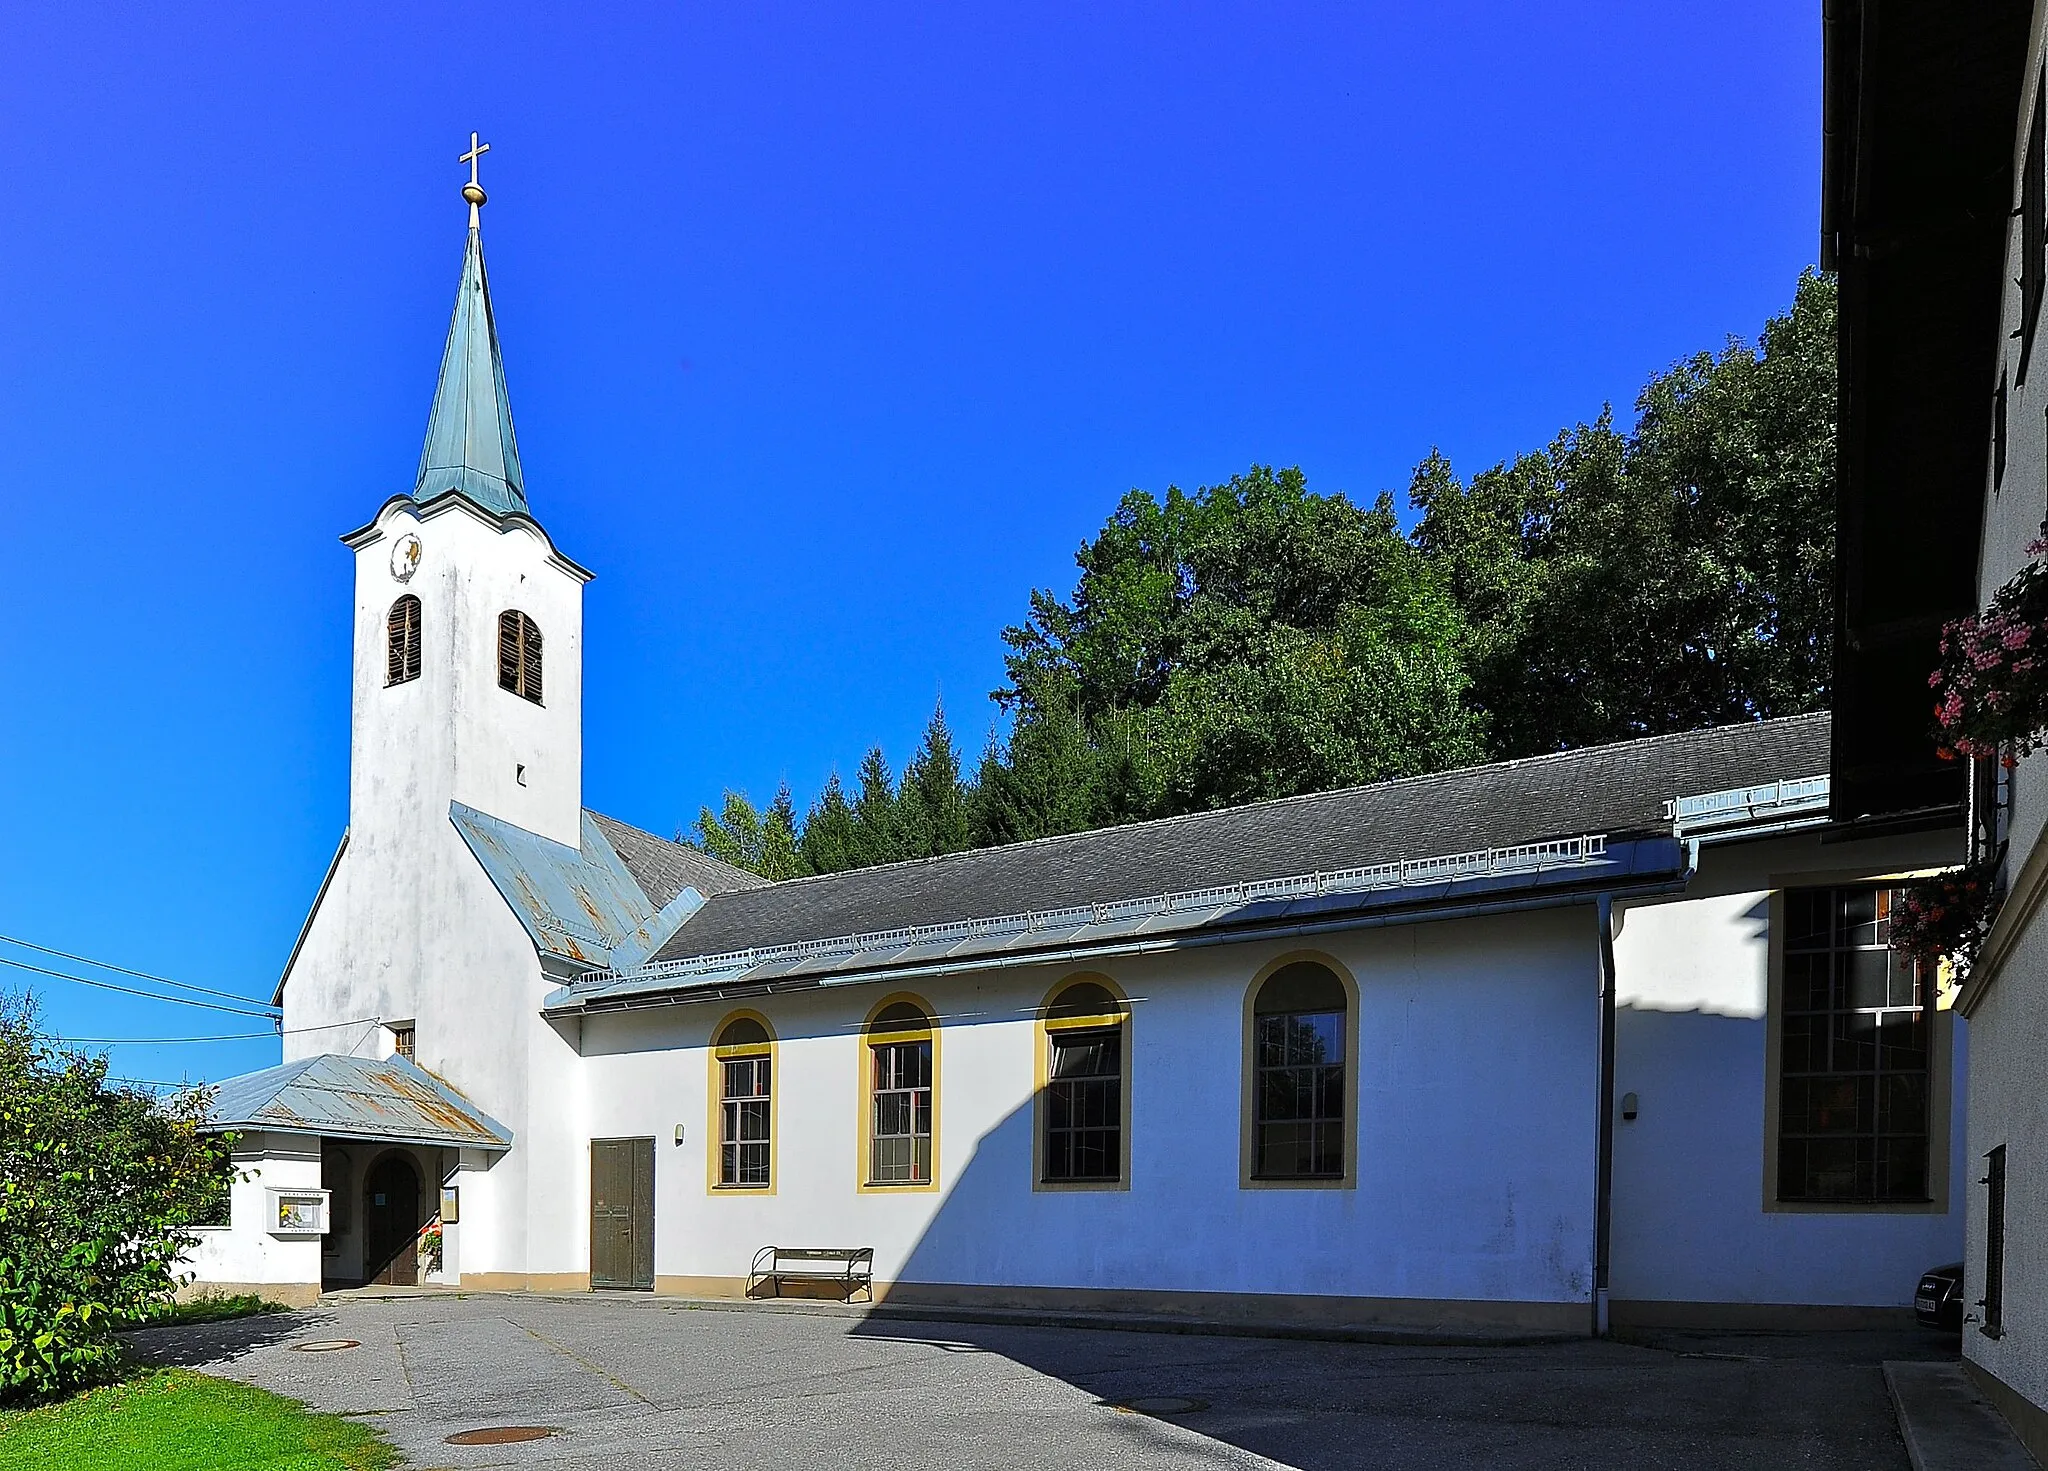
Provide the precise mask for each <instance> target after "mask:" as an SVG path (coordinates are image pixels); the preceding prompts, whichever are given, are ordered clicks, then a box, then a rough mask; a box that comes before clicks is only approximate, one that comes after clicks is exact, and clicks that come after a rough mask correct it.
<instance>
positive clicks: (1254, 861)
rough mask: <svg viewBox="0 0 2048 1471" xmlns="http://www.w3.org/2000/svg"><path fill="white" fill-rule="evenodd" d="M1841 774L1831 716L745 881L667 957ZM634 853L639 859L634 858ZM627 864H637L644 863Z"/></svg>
mask: <svg viewBox="0 0 2048 1471" xmlns="http://www.w3.org/2000/svg"><path fill="white" fill-rule="evenodd" d="M1827 769H1828V716H1827V715H1826V714H1825V713H1822V714H1817V715H1800V716H1792V717H1789V718H1786V719H1782V720H1771V721H1764V722H1761V723H1755V724H1746V725H1727V726H1719V727H1717V728H1715V729H1712V730H1700V731H1690V732H1686V733H1684V734H1681V735H1669V736H1653V737H1650V738H1648V739H1644V740H1636V741H1624V742H1621V743H1619V744H1616V745H1611V746H1594V747H1590V748H1588V749H1585V750H1579V751H1566V752H1562V753H1560V754H1558V755H1554V756H1536V757H1531V758H1529V759H1526V760H1522V761H1506V762H1501V763H1498V764H1496V765H1492V766H1474V767H1466V768H1464V769H1462V770H1458V771H1445V772H1438V773H1436V774H1434V775H1431V776H1418V777H1408V778H1405V779H1403V780H1400V781H1390V782H1381V783H1379V784H1377V785H1374V786H1366V787H1350V788H1346V789H1345V790H1342V791H1335V792H1318V793H1315V794H1313V795H1310V796H1305V797H1287V798H1282V799H1280V800H1278V801H1272V802H1258V803H1254V804H1252V805H1250V806H1247V807H1232V808H1226V809H1224V810H1223V811H1220V812H1200V813H1192V814H1190V815H1188V816H1185V817H1169V818H1164V819H1162V820H1160V821H1157V822H1140V823H1132V824H1129V825H1128V826H1124V827H1113V828H1103V829H1100V830H1098V831H1095V832H1087V833H1073V834H1070V835H1068V836H1065V837H1058V838H1041V839H1039V840H1037V841H1036V842H1030V843H1017V844H1013V845H1011V846H1009V847H1004V848H984V849H980V850H978V851H975V852H971V853H954V854H949V855H948V856H946V857H944V858H927V859H921V860H918V861H915V862H910V863H892V864H887V865H884V866H882V867H879V868H865V869H856V870H854V871H853V872H851V873H839V874H829V875H826V876H823V877H820V878H809V879H789V880H785V881H784V882H782V883H778V884H760V883H758V882H757V883H756V884H755V885H753V886H750V887H746V888H738V887H734V888H732V889H729V890H728V891H726V892H723V893H720V894H717V895H708V894H707V897H708V902H707V903H706V904H705V905H704V907H703V908H702V909H700V910H698V911H697V913H696V914H695V915H693V916H692V917H691V918H690V919H689V920H687V921H686V922H685V923H684V925H683V927H682V928H681V929H680V930H678V931H677V932H676V933H675V935H674V936H673V937H672V938H671V939H670V940H669V942H668V943H667V944H666V945H664V946H662V948H661V949H660V951H659V952H657V954H656V955H655V957H654V959H655V962H656V963H660V962H662V961H670V960H683V959H687V958H690V957H693V956H700V955H717V954H722V953H725V952H728V951H735V950H745V949H750V948H753V947H756V946H769V945H781V944H787V943H789V942H792V941H797V940H815V939H826V938H830V937H833V936H839V935H850V934H859V933H865V932H870V931H877V930H892V929H896V928H898V927H903V926H911V925H932V924H948V923H953V922H955V921H960V920H968V919H980V918H985V917H987V916H990V915H999V914H1015V913H1019V912H1022V911H1026V910H1052V909H1063V908H1066V907H1068V906H1070V905H1079V904H1088V903H1095V902H1103V901H1110V900H1119V899H1131V898H1138V897H1142V896H1145V895H1150V894H1163V893H1173V892H1181V891H1187V890H1194V889H1204V888H1208V887H1211V886H1216V885H1224V884H1234V883H1246V882H1255V881H1257V880H1260V879H1271V878H1281V877H1286V876H1290V875H1295V874H1304V873H1312V872H1328V871H1332V870H1337V869H1344V868H1352V867H1362V866H1366V865H1370V864H1376V863H1388V862H1394V861H1397V860H1399V859H1402V858H1420V857H1424V856H1429V855H1434V854H1443V853H1453V852H1460V851H1465V850H1469V849H1477V848H1486V847H1507V846H1511V845H1513V844H1517V843H1529V842H1537V841H1541V840H1543V839H1546V838H1555V837H1564V836H1568V835H1571V834H1577V833H1608V834H1613V835H1616V836H1619V835H1622V834H1627V833H1641V832H1648V831H1655V830H1660V829H1668V827H1669V823H1668V821H1667V820H1666V819H1665V817H1664V804H1665V803H1666V802H1668V801H1670V800H1671V799H1672V798H1675V797H1680V796H1691V795H1696V794H1699V793H1704V792H1717V791H1725V790H1727V789H1729V788H1733V787H1740V786H1749V785H1756V784H1761V783H1764V782H1770V781H1776V780H1779V779H1781V778H1790V777H1804V776H1818V775H1821V774H1822V773H1824V772H1826V771H1827ZM657 841H658V840H657ZM620 856H621V857H625V856H626V855H625V850H624V849H623V848H622V849H620ZM699 856H700V857H701V856H702V855H699ZM705 861H707V862H708V861H713V860H708V859H707V860H705ZM627 862H628V866H629V867H630V866H631V862H632V860H631V859H628V860H627ZM720 866H721V867H723V866H724V865H720ZM635 872H636V873H637V872H638V870H635Z"/></svg>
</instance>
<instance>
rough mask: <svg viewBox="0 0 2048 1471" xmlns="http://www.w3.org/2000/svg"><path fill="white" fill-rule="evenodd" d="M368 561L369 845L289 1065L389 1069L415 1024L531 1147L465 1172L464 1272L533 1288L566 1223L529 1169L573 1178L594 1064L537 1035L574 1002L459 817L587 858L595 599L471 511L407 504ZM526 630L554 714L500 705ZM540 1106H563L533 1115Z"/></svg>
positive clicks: (514, 699)
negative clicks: (510, 634)
mask: <svg viewBox="0 0 2048 1471" xmlns="http://www.w3.org/2000/svg"><path fill="white" fill-rule="evenodd" d="M406 535H413V536H417V537H418V538H419V540H420V543H421V547H422V552H421V556H420V558H419V564H418V569H417V571H415V572H414V573H413V575H412V577H411V578H410V580H408V581H405V582H401V581H399V580H398V579H397V578H395V577H394V576H393V573H392V557H391V552H392V547H393V545H394V544H395V543H396V542H398V541H399V540H400V538H402V537H404V536H406ZM350 541H351V545H352V547H353V549H354V551H355V555H356V595H355V613H354V627H355V663H354V691H353V704H352V715H351V728H350V736H351V763H350V789H349V834H348V841H347V845H346V847H345V849H344V850H343V852H342V854H341V857H340V860H339V862H338V863H337V865H336V868H335V871H334V874H333V876H332V879H331V881H330V882H329V884H328V886H327V888H326V891H325V893H324V894H323V895H322V897H321V899H320V901H319V904H318V907H317V909H316V911H315V913H314V914H313V916H312V917H311V919H310V920H309V922H308V925H307V929H306V933H305V935H304V937H303V940H302V942H301V944H300V946H299V948H298V951H297V952H296V954H295V955H294V957H293V961H292V964H291V968H290V970H289V971H288V973H287V975H286V979H285V987H284V1025H285V1028H286V1037H285V1046H284V1055H285V1057H286V1058H287V1059H288V1060H289V1059H293V1058H298V1057H305V1056H311V1055H314V1054H318V1053H325V1052H340V1053H350V1054H353V1055H356V1056H365V1057H377V1056H383V1055H385V1054H386V1053H387V1052H388V1051H389V1049H390V1038H389V1035H388V1032H387V1031H386V1030H385V1028H384V1027H382V1026H380V1025H377V1023H378V1022H379V1021H381V1022H384V1023H388V1022H392V1021H411V1022H412V1023H414V1026H415V1032H414V1045H415V1048H416V1060H417V1061H418V1062H419V1064H420V1065H421V1066H422V1067H425V1068H427V1069H428V1070H429V1071H431V1072H434V1073H437V1074H438V1075H440V1076H441V1077H443V1078H444V1079H446V1080H447V1081H448V1082H449V1083H451V1084H452V1085H453V1086H455V1087H456V1088H457V1089H459V1090H460V1091H461V1092H462V1093H463V1094H464V1095H465V1096H466V1097H467V1098H469V1099H470V1101H471V1102H473V1103H474V1104H476V1105H477V1106H478V1107H479V1108H481V1109H482V1110H483V1111H484V1112H485V1113H487V1114H490V1115H491V1116H492V1117H494V1118H496V1119H497V1120H498V1121H499V1122H500V1123H502V1124H504V1125H505V1126H506V1127H508V1128H509V1129H511V1130H512V1131H513V1135H514V1138H515V1140H516V1141H517V1143H518V1145H519V1147H517V1148H515V1149H514V1150H513V1151H512V1152H511V1153H510V1154H509V1155H494V1154H483V1153H474V1154H466V1155H465V1156H464V1167H463V1168H462V1170H461V1172H460V1177H459V1180H457V1181H456V1183H459V1184H460V1186H461V1187H462V1200H463V1219H462V1221H461V1223H460V1224H459V1226H458V1227H457V1228H456V1229H455V1230H454V1231H451V1232H449V1233H448V1235H449V1240H450V1250H449V1253H448V1255H449V1258H450V1259H451V1260H452V1259H454V1258H455V1257H456V1256H457V1255H458V1253H459V1255H460V1259H461V1261H462V1262H463V1264H464V1270H467V1271H469V1272H472V1273H491V1274H496V1273H512V1274H521V1273H524V1272H526V1271H527V1270H528V1266H527V1262H526V1242H527V1239H528V1228H529V1224H530V1223H529V1212H530V1211H532V1212H537V1213H538V1214H539V1216H540V1218H541V1219H542V1221H543V1222H548V1221H551V1219H552V1216H551V1212H550V1209H549V1207H548V1205H547V1204H546V1200H547V1197H548V1195H549V1194H550V1186H549V1184H548V1182H547V1181H546V1180H545V1179H543V1180H542V1181H540V1182H539V1185H540V1188H530V1187H529V1180H528V1170H529V1161H531V1160H534V1159H542V1160H547V1159H551V1158H552V1157H553V1152H551V1151H550V1150H549V1149H548V1140H549V1138H550V1137H551V1135H552V1133H554V1132H556V1131H559V1129H560V1128H561V1127H562V1125H563V1122H564V1121H563V1118H562V1116H561V1114H560V1113H559V1112H558V1109H559V1106H560V1104H561V1102H562V1101H563V1100H565V1099H567V1098H570V1097H572V1096H573V1094H574V1091H575V1086H574V1077H573V1067H574V1064H575V1057H574V1053H573V1050H572V1049H571V1048H570V1047H569V1046H568V1045H566V1044H565V1043H564V1042H563V1041H562V1040H561V1038H560V1037H558V1036H557V1035H556V1034H555V1033H554V1031H553V1030H552V1029H551V1028H549V1027H548V1026H547V1025H546V1024H544V1023H542V1022H540V1021H539V1020H538V1012H539V1008H540V1003H541V999H542V998H543V997H544V996H545V995H546V994H547V992H548V991H549V990H550V989H552V987H553V984H554V983H553V982H551V981H549V980H547V979H546V978H545V977H544V976H543V975H542V972H541V968H540V962H539V960H538V958H537V957H536V955H535V952H534V948H533V944H532V942H531V940H530V939H529V938H528V936H527V934H526V931H525V930H524V928H523V927H522V926H521V925H520V923H519V921H518V919H517V918H516V917H515V916H514V914H513V912H512V911H511V909H510V908H509V907H508V906H507V904H506V903H505V900H504V899H503V897H502V896H500V895H499V894H498V892H497V891H496V889H495V888H494V887H493V886H492V884H491V882H490V880H489V878H488V876H487V875H486V874H485V873H484V871H483V869H482V867H481V866H480V865H479V864H478V863H477V861H476V859H475V857H474V855H473V854H471V852H470V851H469V848H468V847H467V845H466V844H465V843H464V842H463V841H462V838H461V836H460V835H459V834H458V833H457V831H456V829H455V827H454V825H453V824H452V823H451V822H450V820H449V815H448V811H449V803H450V802H451V801H461V802H464V803H467V804H468V805H470V806H472V807H475V808H477V809H479V810H481V811H484V812H488V813H490V814H492V815H493V816H497V817H501V818H504V819H506V820H507V821H510V822H513V823H516V824H517V825H519V826H521V827H524V828H526V829H528V830H529V831H532V832H536V833H539V834H541V835H542V836H545V837H549V838H552V839H554V840H556V841H559V842H563V843H567V844H569V845H571V846H574V845H575V844H576V843H577V842H578V840H579V830H580V824H581V800H582V796H581V790H582V786H581V766H582V724H581V711H582V586H583V583H584V581H585V580H586V577H585V574H583V573H582V572H580V571H578V570H576V569H575V568H574V567H572V566H570V565H569V564H567V563H566V562H564V561H563V560H562V559H560V558H559V557H557V556H556V555H555V553H554V551H553V549H552V547H551V546H550V545H549V544H548V542H547V539H546V538H545V536H544V535H542V534H541V532H540V530H539V528H538V527H535V526H533V525H532V524H531V523H528V522H523V521H516V520H515V521H511V522H507V523H498V522H496V521H494V520H493V519H491V518H489V517H486V516H484V515H482V514H481V513H478V512H475V511H473V510H472V509H471V508H469V507H468V505H467V503H466V502H462V501H460V500H444V501H442V502H441V503H440V504H439V505H438V506H437V507H435V508H433V514H430V515H428V516H426V517H424V518H422V517H421V516H420V515H419V512H418V508H417V507H415V506H414V505H413V504H412V503H411V502H410V501H408V500H403V499H401V500H396V501H393V502H392V503H391V504H390V505H387V506H386V507H385V508H384V510H383V511H382V512H381V513H380V514H379V516H378V518H377V520H376V521H375V523H373V525H372V527H371V528H369V529H367V530H366V531H365V532H364V533H362V534H360V535H358V536H356V537H352V538H351V539H350ZM404 593H411V594H413V595H415V596H417V597H418V598H419V599H420V604H421V626H422V637H421V674H420V677H419V678H418V679H415V680H410V681H407V682H405V683H402V684H398V685H390V686H387V685H386V683H385V672H386V663H385V650H386V643H385V640H386V618H387V616H388V614H389V611H390V608H391V605H392V602H393V601H394V600H395V599H396V598H397V597H399V596H400V595H401V594H404ZM507 608H516V609H518V610H520V611H523V612H525V613H526V614H527V615H528V616H529V617H531V618H532V619H533V620H534V621H535V623H536V624H537V625H538V626H539V627H540V629H541V632H542V636H543V640H544V645H543V647H544V654H545V674H544V694H545V696H546V699H545V703H544V704H540V705H536V704H534V703H533V702H531V701H529V700H526V699H523V698H521V697H520V696H518V695H515V694H512V693H510V692H508V691H505V690H502V689H500V688H498V683H497V620H498V615H499V613H500V612H502V611H504V610H505V609H507ZM522 767H523V768H524V771H523V773H522V772H521V770H520V768H522ZM522 775H523V781H522ZM531 1098H540V1099H544V1100H546V1101H547V1106H546V1107H544V1108H541V1109H539V1110H537V1111H530V1110H529V1106H528V1104H529V1099H531ZM570 1122H571V1123H572V1124H573V1114H572V1116H571V1119H570ZM438 1183H439V1182H432V1183H431V1184H430V1186H429V1188H430V1189H431V1188H433V1186H434V1185H437V1184H438ZM429 1208H431V1202H429Z"/></svg>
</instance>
